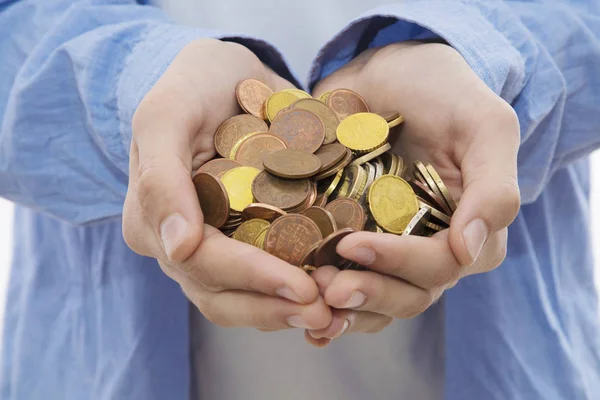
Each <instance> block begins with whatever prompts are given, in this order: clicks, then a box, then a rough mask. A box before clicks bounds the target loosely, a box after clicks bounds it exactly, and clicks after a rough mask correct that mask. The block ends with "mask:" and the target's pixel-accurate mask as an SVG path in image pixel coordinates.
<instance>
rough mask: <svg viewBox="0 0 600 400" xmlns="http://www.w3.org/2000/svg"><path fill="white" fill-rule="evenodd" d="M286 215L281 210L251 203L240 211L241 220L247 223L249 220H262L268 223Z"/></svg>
mask: <svg viewBox="0 0 600 400" xmlns="http://www.w3.org/2000/svg"><path fill="white" fill-rule="evenodd" d="M286 214H287V213H286V212H285V211H283V210H282V209H281V208H278V207H275V206H272V205H269V204H263V203H253V204H250V205H249V206H248V207H246V208H244V211H242V220H243V221H247V220H250V219H255V218H258V219H264V220H266V221H269V222H273V221H275V220H276V219H277V218H279V217H282V216H284V215H286Z"/></svg>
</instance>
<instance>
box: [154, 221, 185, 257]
mask: <svg viewBox="0 0 600 400" xmlns="http://www.w3.org/2000/svg"><path fill="white" fill-rule="evenodd" d="M188 227H189V224H188V222H187V221H186V220H185V218H183V216H182V215H181V214H171V215H169V216H168V217H167V218H166V219H165V220H164V221H163V222H162V224H160V239H161V240H162V243H163V246H164V248H165V252H166V253H167V257H169V259H170V258H171V256H172V255H173V252H175V250H176V249H177V247H178V246H179V245H180V244H181V243H182V242H183V241H184V240H185V238H186V236H187V233H188Z"/></svg>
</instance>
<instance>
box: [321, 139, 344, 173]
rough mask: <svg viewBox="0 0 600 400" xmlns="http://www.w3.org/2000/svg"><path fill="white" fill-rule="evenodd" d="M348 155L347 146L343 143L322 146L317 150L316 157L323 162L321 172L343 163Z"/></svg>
mask: <svg viewBox="0 0 600 400" xmlns="http://www.w3.org/2000/svg"><path fill="white" fill-rule="evenodd" d="M346 154H347V149H346V146H344V145H343V144H341V143H332V144H326V145H325V146H322V147H321V148H320V149H319V150H317V152H316V153H315V156H317V157H319V160H321V171H326V170H328V169H329V168H331V167H333V166H334V165H335V164H337V163H339V162H340V161H342V159H343V158H344V156H346Z"/></svg>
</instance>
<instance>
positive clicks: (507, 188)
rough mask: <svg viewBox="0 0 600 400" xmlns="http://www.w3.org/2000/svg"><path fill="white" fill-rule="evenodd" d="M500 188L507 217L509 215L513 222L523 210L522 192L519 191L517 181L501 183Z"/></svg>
mask: <svg viewBox="0 0 600 400" xmlns="http://www.w3.org/2000/svg"><path fill="white" fill-rule="evenodd" d="M499 188H500V190H501V192H502V196H503V199H504V209H505V210H506V215H509V216H510V220H511V221H512V220H513V219H514V218H515V217H516V216H517V214H518V213H519V209H520V208H521V192H520V190H519V184H518V183H517V180H516V179H510V180H507V181H505V182H502V183H500V186H499Z"/></svg>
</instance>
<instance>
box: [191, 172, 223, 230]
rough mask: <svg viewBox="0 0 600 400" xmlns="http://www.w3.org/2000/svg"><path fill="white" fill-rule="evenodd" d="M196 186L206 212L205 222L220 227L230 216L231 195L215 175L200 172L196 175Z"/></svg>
mask: <svg viewBox="0 0 600 400" xmlns="http://www.w3.org/2000/svg"><path fill="white" fill-rule="evenodd" d="M194 186H195V187H196V193H197V194H198V200H199V201H200V208H201V209H202V213H203V214H204V222H205V223H206V224H209V225H211V226H214V227H215V228H220V227H222V226H223V225H225V223H226V222H227V218H229V196H227V191H226V190H225V187H224V186H223V184H222V183H221V181H220V180H219V179H218V178H217V177H216V176H214V175H211V174H209V173H206V172H200V173H198V174H196V176H194Z"/></svg>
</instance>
